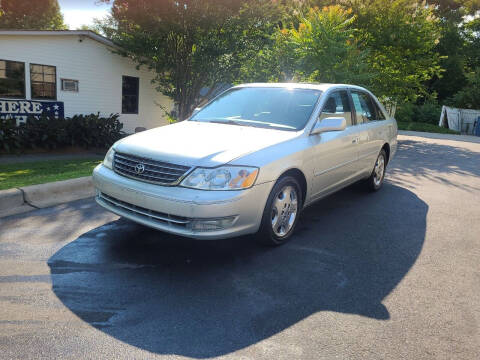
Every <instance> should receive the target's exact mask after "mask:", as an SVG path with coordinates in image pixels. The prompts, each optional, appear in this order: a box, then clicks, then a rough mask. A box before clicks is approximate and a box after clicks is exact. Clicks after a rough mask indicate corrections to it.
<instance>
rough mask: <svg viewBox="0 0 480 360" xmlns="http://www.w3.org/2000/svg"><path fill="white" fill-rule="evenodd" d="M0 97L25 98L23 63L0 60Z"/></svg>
mask: <svg viewBox="0 0 480 360" xmlns="http://www.w3.org/2000/svg"><path fill="white" fill-rule="evenodd" d="M0 97H14V98H22V99H25V64H24V63H22V62H18V61H8V60H0Z"/></svg>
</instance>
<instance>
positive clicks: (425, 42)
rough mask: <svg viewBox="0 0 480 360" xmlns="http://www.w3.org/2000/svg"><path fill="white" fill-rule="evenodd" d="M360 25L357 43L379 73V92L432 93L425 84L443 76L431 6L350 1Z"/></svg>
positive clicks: (396, 0)
mask: <svg viewBox="0 0 480 360" xmlns="http://www.w3.org/2000/svg"><path fill="white" fill-rule="evenodd" d="M344 4H345V5H344V6H347V7H349V8H352V10H353V14H355V15H356V19H357V20H356V22H355V26H356V27H357V28H358V29H359V32H360V35H359V39H358V40H359V44H360V46H361V47H362V48H364V49H367V50H368V52H369V58H368V63H369V65H370V67H371V69H372V70H373V71H374V72H376V73H377V74H378V75H379V76H378V77H376V78H375V81H374V82H373V83H372V84H371V88H372V90H373V91H374V92H376V93H377V94H379V95H381V96H383V97H388V98H390V99H393V100H395V101H400V102H401V101H407V100H416V99H417V98H418V97H419V96H424V97H428V96H429V92H428V89H427V87H426V82H427V81H428V80H430V79H431V78H432V77H434V76H439V75H440V74H441V67H440V64H439V55H438V53H437V52H436V45H437V43H438V39H439V36H440V35H439V30H440V27H439V21H438V19H437V18H436V17H435V16H434V14H433V9H432V8H431V7H426V6H425V5H424V3H420V2H417V1H416V0H388V1H385V0H347V1H344Z"/></svg>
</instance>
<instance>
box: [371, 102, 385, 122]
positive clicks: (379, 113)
mask: <svg viewBox="0 0 480 360" xmlns="http://www.w3.org/2000/svg"><path fill="white" fill-rule="evenodd" d="M372 103H373V106H374V107H375V112H376V113H377V117H376V120H379V121H380V120H387V118H386V117H385V114H384V113H383V111H382V109H380V106H378V104H377V102H376V101H375V100H373V99H372Z"/></svg>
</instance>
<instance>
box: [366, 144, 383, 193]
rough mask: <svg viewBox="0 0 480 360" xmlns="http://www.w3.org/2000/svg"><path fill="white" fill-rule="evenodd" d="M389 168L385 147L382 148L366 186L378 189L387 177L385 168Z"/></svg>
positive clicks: (370, 188) (371, 189) (370, 189)
mask: <svg viewBox="0 0 480 360" xmlns="http://www.w3.org/2000/svg"><path fill="white" fill-rule="evenodd" d="M386 169H387V153H386V152H385V150H384V149H382V150H380V154H378V157H377V160H376V161H375V166H374V167H373V171H372V174H371V175H370V177H369V178H368V179H367V180H366V186H367V189H368V190H369V191H378V190H380V188H381V187H382V185H383V180H384V179H385V170H386Z"/></svg>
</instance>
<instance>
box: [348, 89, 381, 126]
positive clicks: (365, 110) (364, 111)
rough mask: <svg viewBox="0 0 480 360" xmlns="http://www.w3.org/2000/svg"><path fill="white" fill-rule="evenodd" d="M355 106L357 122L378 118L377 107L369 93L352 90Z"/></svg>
mask: <svg viewBox="0 0 480 360" xmlns="http://www.w3.org/2000/svg"><path fill="white" fill-rule="evenodd" d="M352 100H353V106H354V107H355V112H356V114H357V116H356V118H357V124H364V123H368V122H369V121H372V120H376V119H375V118H376V117H377V116H376V113H375V108H374V107H373V103H372V100H371V99H370V96H369V95H368V94H367V93H364V92H361V91H352Z"/></svg>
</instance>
